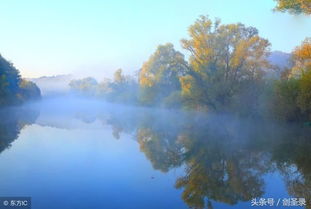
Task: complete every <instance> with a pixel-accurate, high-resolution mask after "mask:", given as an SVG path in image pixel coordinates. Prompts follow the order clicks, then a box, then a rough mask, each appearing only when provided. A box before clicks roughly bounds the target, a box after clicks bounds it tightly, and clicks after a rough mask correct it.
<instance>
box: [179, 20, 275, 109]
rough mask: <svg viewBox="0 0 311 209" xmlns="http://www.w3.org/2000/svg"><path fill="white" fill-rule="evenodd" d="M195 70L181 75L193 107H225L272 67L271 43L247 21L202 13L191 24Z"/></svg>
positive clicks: (190, 44) (187, 46)
mask: <svg viewBox="0 0 311 209" xmlns="http://www.w3.org/2000/svg"><path fill="white" fill-rule="evenodd" d="M188 31H189V36H190V39H188V40H186V39H184V40H182V41H181V43H182V46H183V48H184V49H186V50H188V51H189V52H190V54H191V56H190V60H189V61H190V66H191V69H192V70H191V71H190V72H189V73H188V74H187V75H186V76H183V77H181V78H180V82H181V86H182V95H183V96H184V97H185V98H186V99H187V100H188V104H189V105H190V106H192V107H196V108H198V107H202V106H203V107H204V106H206V107H208V108H212V109H214V110H217V109H223V108H224V107H225V106H228V105H229V104H230V102H231V101H230V100H232V99H233V97H234V96H236V94H237V92H238V91H239V90H241V89H242V88H248V87H246V86H245V84H250V83H254V82H256V81H258V80H260V79H261V78H262V76H263V74H264V69H267V68H269V67H270V65H269V63H268V61H267V59H266V58H267V56H268V53H269V46H270V43H269V42H268V41H267V40H266V39H263V38H261V37H260V36H259V35H258V30H257V29H256V28H253V27H246V26H245V25H243V24H240V23H239V24H228V25H223V24H221V22H220V20H216V21H215V22H212V21H211V20H210V19H209V18H208V17H207V16H201V17H200V18H199V19H197V21H196V22H195V23H194V24H193V25H191V26H190V27H189V30H188Z"/></svg>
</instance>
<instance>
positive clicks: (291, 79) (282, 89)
mask: <svg viewBox="0 0 311 209" xmlns="http://www.w3.org/2000/svg"><path fill="white" fill-rule="evenodd" d="M292 60H293V63H294V66H293V67H292V69H290V72H289V73H288V76H284V77H283V79H282V80H281V81H278V82H276V85H275V89H274V91H275V94H274V96H273V100H274V110H273V112H274V113H275V114H276V116H277V117H279V118H281V119H284V120H287V121H298V120H309V121H310V120H311V39H310V38H307V39H306V40H305V41H303V42H302V44H301V45H300V46H298V47H296V49H295V50H294V51H293V52H292Z"/></svg>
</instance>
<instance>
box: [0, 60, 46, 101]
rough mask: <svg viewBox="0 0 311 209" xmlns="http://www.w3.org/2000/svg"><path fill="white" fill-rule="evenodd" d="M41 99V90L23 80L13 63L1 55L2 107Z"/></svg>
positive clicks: (0, 86)
mask: <svg viewBox="0 0 311 209" xmlns="http://www.w3.org/2000/svg"><path fill="white" fill-rule="evenodd" d="M38 98H40V89H39V88H38V87H37V86H36V84H34V83H33V82H30V81H26V80H25V79H22V78H21V76H20V74H19V71H18V70H17V69H16V68H15V67H14V66H13V64H12V63H10V62H9V61H7V60H6V59H4V58H3V57H2V56H1V55H0V107H1V106H7V105H17V104H22V103H24V102H26V101H29V100H34V99H38Z"/></svg>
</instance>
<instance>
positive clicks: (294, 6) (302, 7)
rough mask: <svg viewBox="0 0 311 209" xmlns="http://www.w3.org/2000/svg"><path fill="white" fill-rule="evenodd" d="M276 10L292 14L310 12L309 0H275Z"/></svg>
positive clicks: (310, 1) (310, 4)
mask: <svg viewBox="0 0 311 209" xmlns="http://www.w3.org/2000/svg"><path fill="white" fill-rule="evenodd" d="M276 1H277V6H276V8H275V10H276V11H281V12H290V13H292V14H306V15H310V14H311V0H276Z"/></svg>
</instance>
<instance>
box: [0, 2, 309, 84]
mask: <svg viewBox="0 0 311 209" xmlns="http://www.w3.org/2000/svg"><path fill="white" fill-rule="evenodd" d="M274 6H275V2H274V1H273V0H157V1H154V0H150V1H149V0H128V1H126V0H113V1H108V0H97V1H96V0H49V1H48V0H1V1H0V27H1V30H0V31H1V32H0V53H1V54H2V55H3V56H4V57H6V58H7V59H9V60H10V61H12V62H13V63H14V65H15V66H16V67H17V68H18V69H19V70H20V71H21V74H22V75H23V76H25V77H38V76H42V75H57V74H69V73H74V74H78V75H80V76H86V75H91V76H96V77H97V78H98V79H101V78H103V77H106V76H111V74H112V72H113V71H114V70H116V69H117V68H123V69H124V71H125V72H128V73H134V72H135V71H137V70H138V69H139V68H140V66H141V65H142V63H143V62H144V61H146V60H147V59H148V57H149V56H150V54H151V53H152V52H153V51H154V50H155V49H156V47H157V45H159V44H163V43H167V42H171V43H173V44H174V45H175V47H176V49H178V50H181V51H182V52H183V53H185V51H183V50H182V49H181V47H180V39H182V38H187V28H188V26H189V25H191V24H192V23H193V22H194V21H195V19H196V18H198V16H199V15H205V14H207V15H209V16H210V17H211V18H215V17H219V18H221V19H222V22H223V23H236V22H241V23H244V24H245V25H247V26H254V27H256V28H257V29H259V32H260V35H261V36H262V37H264V38H267V39H269V41H270V42H271V44H272V50H281V51H285V52H290V51H291V50H292V49H293V48H294V47H295V46H297V45H299V44H300V43H301V41H303V40H304V38H305V37H308V36H309V37H311V17H306V16H292V15H289V14H283V13H276V12H273V11H272V9H273V7H274Z"/></svg>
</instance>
